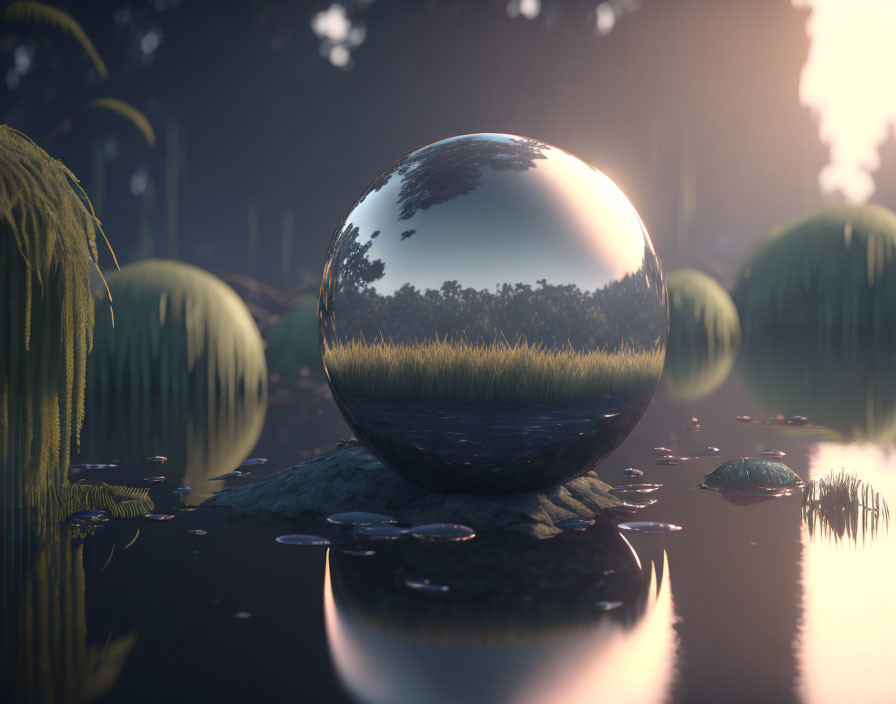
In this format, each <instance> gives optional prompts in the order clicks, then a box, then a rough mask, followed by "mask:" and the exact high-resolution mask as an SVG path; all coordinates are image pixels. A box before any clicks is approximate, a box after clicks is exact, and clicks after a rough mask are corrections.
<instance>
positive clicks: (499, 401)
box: [320, 134, 667, 493]
mask: <svg viewBox="0 0 896 704" xmlns="http://www.w3.org/2000/svg"><path fill="white" fill-rule="evenodd" d="M320 326H321V346H322V353H323V357H324V363H325V366H326V370H327V374H328V377H329V380H330V384H331V387H332V389H333V392H334V396H335V398H336V399H337V402H338V403H339V405H340V408H341V410H342V412H343V414H344V415H345V416H346V419H347V420H348V422H349V424H350V425H351V426H352V427H353V428H354V430H355V431H356V433H357V435H358V437H359V438H360V439H362V440H363V441H364V442H365V443H366V444H367V445H368V447H369V448H370V449H371V451H372V452H374V454H376V455H377V456H378V457H380V458H381V459H382V460H383V461H384V462H386V463H387V464H388V465H389V466H390V467H391V468H392V469H393V470H394V471H396V472H397V473H399V474H401V475H402V476H404V477H406V478H408V479H410V480H411V481H414V482H416V483H418V484H422V485H423V486H426V487H428V488H430V489H434V490H439V491H472V492H478V493H507V492H510V491H520V490H527V489H534V488H539V487H544V486H548V485H550V484H554V483H556V482H559V481H562V480H564V479H567V478H569V477H572V476H574V475H576V474H579V473H581V472H584V471H586V470H587V469H590V468H591V467H592V466H593V465H594V464H596V463H597V462H599V461H601V460H602V459H603V458H604V457H606V456H607V455H608V454H609V453H610V452H612V451H613V449H614V448H615V447H616V446H617V445H618V444H619V442H621V441H622V439H623V438H624V437H625V436H626V435H627V434H628V432H629V431H630V430H631V428H632V427H633V426H634V425H635V423H636V422H637V420H638V419H639V418H640V416H641V414H642V413H643V411H644V409H645V408H646V406H647V404H648V403H649V402H650V399H651V398H652V396H653V393H654V391H655V389H656V385H657V383H658V381H659V376H660V373H661V371H662V363H663V354H664V350H665V340H666V330H667V307H666V298H665V288H664V286H663V278H662V271H661V268H660V263H659V260H658V258H657V257H656V254H655V253H654V251H653V247H652V244H651V243H650V239H649V237H648V235H647V232H646V231H645V229H644V226H643V224H642V223H641V220H640V218H639V217H638V214H637V213H636V212H635V209H634V208H633V207H632V206H631V204H630V203H629V202H628V200H627V199H626V198H625V196H624V195H623V194H622V192H621V191H619V189H618V188H616V186H615V185H614V184H613V183H612V182H611V181H610V180H609V179H608V178H607V177H606V176H604V175H603V174H602V173H600V172H599V171H596V170H595V169H593V168H592V167H590V166H588V165H587V164H585V163H584V162H582V161H580V160H578V159H576V158H575V157H573V156H571V155H569V154H567V153H565V152H562V151H561V150H559V149H556V148H554V147H551V146H549V145H547V144H544V143H541V142H537V141H535V140H532V139H527V138H524V137H513V136H509V135H494V134H480V135H465V136H461V137H455V138H451V139H447V140H443V141H441V142H436V143H434V144H431V145H427V146H426V147H423V148H421V149H419V150H417V151H415V152H413V153H411V154H409V155H407V156H406V157H404V158H403V159H401V160H399V161H398V162H396V163H395V164H394V165H393V166H392V167H390V168H389V169H387V170H386V171H385V172H384V173H383V174H382V175H381V176H380V177H379V178H378V179H377V180H376V181H374V183H373V184H372V185H371V186H370V187H369V188H368V190H367V191H366V192H365V193H364V194H363V195H362V196H361V198H360V199H359V200H358V201H357V202H356V203H355V205H354V206H353V208H352V209H351V210H350V212H349V214H348V216H347V217H346V219H345V221H344V223H343V225H342V226H341V227H340V229H339V231H338V232H337V234H336V236H335V238H334V240H333V243H332V244H331V247H330V251H329V253H328V256H327V262H326V266H325V270H324V280H323V285H322V287H321V298H320Z"/></svg>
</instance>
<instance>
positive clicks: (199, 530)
mask: <svg viewBox="0 0 896 704" xmlns="http://www.w3.org/2000/svg"><path fill="white" fill-rule="evenodd" d="M187 533H189V534H190V535H208V531H207V530H202V528H192V529H190V530H188V531H187Z"/></svg>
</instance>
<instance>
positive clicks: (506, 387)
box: [324, 340, 664, 403]
mask: <svg viewBox="0 0 896 704" xmlns="http://www.w3.org/2000/svg"><path fill="white" fill-rule="evenodd" d="M663 357H664V353H663V350H662V348H659V349H652V350H646V351H634V350H631V349H625V348H622V349H619V350H615V351H603V350H597V351H590V352H585V351H579V350H574V349H571V348H564V349H560V350H548V349H545V348H543V347H540V346H538V345H533V344H531V343H529V342H524V341H521V342H517V343H516V344H513V345H510V344H507V343H504V342H494V343H479V344H474V343H470V342H466V341H448V340H429V341H426V342H422V343H413V344H410V343H392V342H385V341H383V340H378V341H375V342H372V343H368V342H366V341H364V340H353V341H351V342H348V343H342V344H338V345H335V346H331V347H326V348H325V350H324V364H325V367H326V371H327V375H328V377H329V378H330V380H331V382H332V383H333V384H334V385H335V386H336V387H337V389H339V390H340V391H342V392H343V393H347V394H350V395H357V396H362V397H367V398H372V399H380V400H426V401H448V402H454V403H485V402H496V401H503V402H523V403H550V402H565V403H568V402H578V401H581V402H587V401H593V400H594V399H596V398H601V397H602V396H610V397H620V396H622V397H632V396H637V395H641V394H644V393H651V392H653V390H654V389H655V388H656V385H657V382H658V381H659V378H660V373H661V372H662V368H663Z"/></svg>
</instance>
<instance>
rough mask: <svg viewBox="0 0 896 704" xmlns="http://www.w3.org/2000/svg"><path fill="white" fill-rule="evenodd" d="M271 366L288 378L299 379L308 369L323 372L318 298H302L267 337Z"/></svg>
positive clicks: (273, 326)
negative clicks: (318, 336)
mask: <svg viewBox="0 0 896 704" xmlns="http://www.w3.org/2000/svg"><path fill="white" fill-rule="evenodd" d="M265 341H266V342H267V345H268V366H269V367H270V370H271V372H275V373H277V374H280V375H281V376H284V377H291V376H297V375H298V374H299V372H300V371H301V370H302V369H303V368H304V367H308V368H309V369H310V370H312V371H315V372H320V371H321V361H320V345H319V344H318V338H317V295H316V294H310V293H308V294H305V295H303V296H299V298H298V299H296V301H295V303H294V304H293V306H292V308H290V309H289V310H288V311H287V312H286V313H285V314H284V315H283V317H281V318H280V320H278V321H277V322H276V323H274V325H272V326H271V328H270V329H269V330H268V331H267V333H266V334H265Z"/></svg>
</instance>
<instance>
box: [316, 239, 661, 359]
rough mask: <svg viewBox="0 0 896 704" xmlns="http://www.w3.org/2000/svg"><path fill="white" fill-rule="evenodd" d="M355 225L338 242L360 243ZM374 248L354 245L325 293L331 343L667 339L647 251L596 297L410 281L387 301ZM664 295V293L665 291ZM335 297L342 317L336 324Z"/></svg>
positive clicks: (639, 342) (563, 288)
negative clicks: (652, 302)
mask: <svg viewBox="0 0 896 704" xmlns="http://www.w3.org/2000/svg"><path fill="white" fill-rule="evenodd" d="M357 236H358V235H357V228H355V227H353V226H352V225H351V223H349V224H348V225H346V227H345V228H343V232H342V234H341V235H340V237H357ZM370 246H371V243H370V242H369V241H368V242H367V243H365V244H359V243H358V241H357V240H355V241H353V242H351V244H350V245H349V246H348V251H347V252H346V254H345V255H344V256H342V257H341V258H340V259H339V260H337V263H336V264H335V267H333V270H331V271H328V275H327V276H326V277H325V280H324V285H323V288H322V291H321V294H322V295H321V311H322V319H323V320H324V321H325V325H326V326H328V327H330V328H331V329H325V330H324V334H325V337H327V338H328V339H333V337H334V336H335V337H336V338H337V339H345V338H346V337H356V336H363V337H365V338H366V339H369V340H372V339H374V338H376V337H378V336H379V335H380V334H383V335H384V336H386V337H389V338H391V339H393V340H402V341H404V340H425V339H431V338H435V337H439V338H441V337H443V336H444V335H445V334H446V333H449V335H450V336H452V337H462V338H464V339H467V340H481V341H491V340H494V339H496V338H499V337H500V336H501V335H502V333H503V332H506V331H514V334H513V336H512V339H519V338H524V339H528V340H539V341H541V342H542V343H544V344H545V345H550V346H552V347H555V348H557V347H563V346H566V345H568V344H571V345H573V346H574V347H576V348H592V349H594V348H597V347H603V348H616V347H619V346H621V345H629V346H632V347H635V348H647V347H654V346H655V345H656V342H657V339H658V338H661V337H663V336H664V334H665V328H666V318H665V316H657V315H655V312H654V310H653V309H652V308H651V307H650V306H646V305H643V302H644V301H645V300H647V299H649V298H651V297H655V296H657V295H658V292H657V291H656V288H657V287H658V286H660V288H661V285H660V277H659V270H658V266H659V264H658V262H657V259H656V256H655V255H654V254H653V253H652V252H651V251H649V250H648V249H646V248H645V252H644V257H643V260H642V264H641V267H640V268H639V269H638V270H637V271H634V272H632V273H630V274H627V275H625V276H623V277H622V278H620V279H618V280H614V281H611V282H609V283H608V284H606V285H605V286H603V287H602V288H598V289H595V290H594V291H588V290H582V289H581V288H579V286H577V285H576V284H551V283H548V281H547V280H546V279H539V280H538V281H537V282H536V285H535V286H532V285H530V284H526V283H521V282H520V283H513V284H511V283H502V284H498V285H497V286H496V288H495V290H494V291H490V290H488V289H482V290H476V289H474V288H471V287H467V288H464V287H463V286H462V285H461V284H460V283H459V282H458V281H457V280H450V281H445V282H443V283H442V285H441V287H440V288H439V289H426V290H425V291H421V290H420V289H418V288H417V287H416V286H414V285H413V284H411V283H410V282H408V283H405V284H404V285H403V286H401V287H400V288H398V289H397V290H395V291H394V292H393V293H391V294H389V295H383V294H382V293H380V292H379V291H377V289H376V287H375V286H374V285H373V284H375V282H376V281H378V280H380V279H382V278H383V277H384V276H385V264H384V263H383V262H382V260H379V259H375V260H373V261H371V260H370V258H369V256H368V252H369V250H370ZM659 295H663V292H662V291H661V292H659ZM334 297H338V298H339V301H340V303H339V310H338V311H336V312H335V315H333V317H332V318H330V316H329V315H328V313H329V312H330V311H331V308H332V304H333V299H334Z"/></svg>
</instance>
